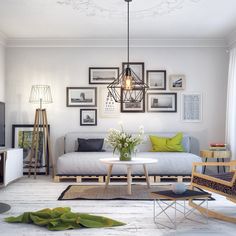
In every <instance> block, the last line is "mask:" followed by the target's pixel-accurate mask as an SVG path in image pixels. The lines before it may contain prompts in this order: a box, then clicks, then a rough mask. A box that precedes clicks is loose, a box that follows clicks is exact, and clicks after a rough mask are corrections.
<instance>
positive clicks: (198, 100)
mask: <svg viewBox="0 0 236 236" xmlns="http://www.w3.org/2000/svg"><path fill="white" fill-rule="evenodd" d="M181 120H182V121H185V122H201V121H202V94H201V93H182V94H181Z"/></svg>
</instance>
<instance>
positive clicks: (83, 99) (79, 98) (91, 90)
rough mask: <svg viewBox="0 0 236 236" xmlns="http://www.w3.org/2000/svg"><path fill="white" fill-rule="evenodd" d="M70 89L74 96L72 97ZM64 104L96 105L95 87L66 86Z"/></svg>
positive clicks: (74, 105) (77, 105) (75, 105)
mask: <svg viewBox="0 0 236 236" xmlns="http://www.w3.org/2000/svg"><path fill="white" fill-rule="evenodd" d="M72 91H73V96H74V98H73V97H72ZM86 92H87V94H86ZM76 93H77V94H76ZM90 96H92V97H90ZM88 97H89V98H88ZM66 106H67V107H96V106H97V88H96V87H67V88H66Z"/></svg>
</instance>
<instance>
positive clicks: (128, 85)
mask: <svg viewBox="0 0 236 236" xmlns="http://www.w3.org/2000/svg"><path fill="white" fill-rule="evenodd" d="M123 89H125V90H131V89H133V81H132V76H125V77H124V79H123Z"/></svg>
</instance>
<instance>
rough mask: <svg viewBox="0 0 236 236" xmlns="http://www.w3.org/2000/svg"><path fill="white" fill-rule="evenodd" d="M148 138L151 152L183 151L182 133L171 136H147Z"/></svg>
mask: <svg viewBox="0 0 236 236" xmlns="http://www.w3.org/2000/svg"><path fill="white" fill-rule="evenodd" d="M149 138H150V140H151V143H152V150H151V151H152V152H184V148H183V146H182V139H183V134H182V133H177V134H176V135H175V136H174V137H172V138H166V137H158V136H149Z"/></svg>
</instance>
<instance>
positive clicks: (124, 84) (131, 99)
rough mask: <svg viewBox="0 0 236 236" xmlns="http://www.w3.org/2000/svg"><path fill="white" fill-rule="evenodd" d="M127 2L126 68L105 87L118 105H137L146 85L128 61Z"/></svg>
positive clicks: (127, 0)
mask: <svg viewBox="0 0 236 236" xmlns="http://www.w3.org/2000/svg"><path fill="white" fill-rule="evenodd" d="M125 2H127V67H126V68H125V69H124V70H123V71H122V72H121V74H120V75H119V77H118V78H117V79H115V80H114V81H113V82H112V83H111V84H109V85H108V86H107V88H108V90H109V93H110V95H111V96H112V97H113V99H114V100H115V101H116V102H119V103H138V102H141V101H142V100H143V99H144V96H145V93H146V91H147V89H148V85H147V84H145V83H144V81H143V80H141V79H140V78H139V77H138V75H137V74H136V73H135V72H134V71H133V70H132V68H131V67H130V60H129V13H130V12H129V4H130V2H132V0H125Z"/></svg>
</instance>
